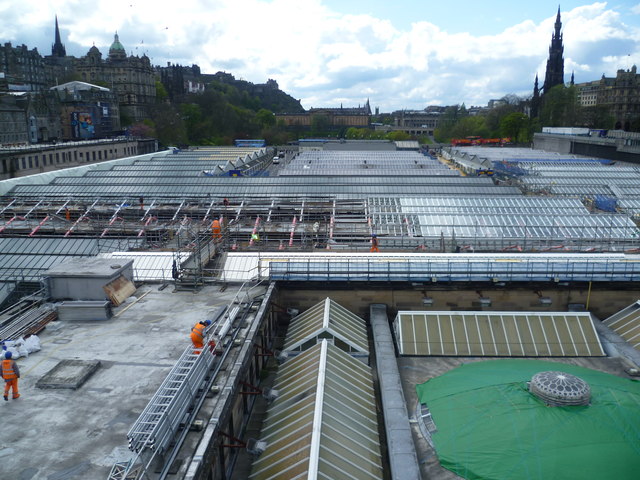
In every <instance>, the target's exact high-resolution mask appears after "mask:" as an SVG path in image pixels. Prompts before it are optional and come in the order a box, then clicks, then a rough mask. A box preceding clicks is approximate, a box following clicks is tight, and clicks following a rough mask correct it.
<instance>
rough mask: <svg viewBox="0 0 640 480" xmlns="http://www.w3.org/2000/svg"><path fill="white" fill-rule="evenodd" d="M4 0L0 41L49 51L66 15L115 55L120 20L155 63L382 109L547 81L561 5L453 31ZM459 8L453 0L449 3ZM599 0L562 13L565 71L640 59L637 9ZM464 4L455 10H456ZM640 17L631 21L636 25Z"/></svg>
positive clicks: (312, 102) (150, 5)
mask: <svg viewBox="0 0 640 480" xmlns="http://www.w3.org/2000/svg"><path fill="white" fill-rule="evenodd" d="M12 1H13V0H0V13H1V14H0V32H3V33H2V35H3V38H0V41H12V42H13V43H15V44H22V43H24V44H26V45H27V46H29V48H33V47H38V49H39V51H40V52H41V53H43V54H47V53H49V49H50V46H51V43H52V40H53V17H54V15H55V14H56V13H57V14H58V17H59V20H60V27H61V30H62V34H63V41H64V42H65V43H66V46H67V51H68V52H69V53H70V54H73V55H76V56H80V55H84V54H86V52H87V51H88V49H89V48H90V47H91V46H92V45H93V44H94V43H95V45H96V46H97V47H98V48H99V49H100V50H101V51H102V53H103V55H104V56H106V54H107V52H108V48H109V45H110V44H111V42H112V41H113V34H114V32H115V31H116V30H117V31H118V33H119V34H120V40H121V42H122V43H123V45H124V46H125V48H126V50H127V52H129V53H133V54H135V55H142V54H143V53H146V54H147V55H148V56H149V57H150V58H151V59H152V62H153V63H154V64H156V65H165V64H166V62H168V61H170V62H172V63H179V64H183V65H190V64H192V63H197V64H198V65H200V67H201V69H202V71H203V72H205V73H215V72H216V71H218V70H223V71H227V72H229V73H232V74H233V75H234V76H236V77H237V78H244V79H246V80H249V81H252V82H255V83H261V82H265V81H266V80H267V79H268V78H273V79H275V80H277V81H278V83H279V85H280V87H281V88H282V89H283V90H284V91H286V92H287V93H290V94H291V95H292V96H293V97H295V98H300V99H302V103H303V105H304V106H305V107H307V108H308V107H311V106H316V107H318V106H335V105H339V104H340V103H343V104H344V105H345V106H350V105H357V104H359V103H360V104H362V103H363V102H364V101H365V100H366V98H367V97H369V98H370V99H371V104H372V106H380V107H381V109H382V110H383V111H389V110H392V109H398V108H424V107H425V106H426V105H428V104H453V103H462V102H464V103H466V105H468V106H470V105H482V104H486V103H487V101H488V100H489V99H491V98H499V97H501V96H504V95H506V94H509V93H515V94H518V95H528V94H530V92H531V90H532V88H533V78H534V76H535V75H536V73H537V74H538V75H539V76H540V78H541V82H542V80H543V79H544V69H545V64H546V59H547V55H548V46H549V42H550V40H551V34H552V32H553V23H554V21H555V11H551V12H549V13H550V15H549V17H548V18H547V19H545V20H544V21H541V22H538V23H536V22H533V21H531V20H527V19H522V20H521V21H520V22H519V23H516V24H514V25H513V26H511V27H509V28H507V29H505V30H504V31H496V32H495V33H494V34H492V35H484V36H474V35H472V34H470V33H450V32H448V31H447V26H446V25H434V24H432V23H430V22H428V21H420V19H416V20H417V21H415V22H414V23H412V24H411V25H410V26H409V27H407V29H405V30H399V29H397V28H395V27H394V26H393V24H392V23H391V22H390V21H388V20H386V19H381V18H376V17H374V16H372V15H368V14H362V15H338V14H337V13H336V12H334V11H331V10H330V9H329V8H327V7H326V6H325V5H324V4H323V2H322V1H321V0H304V1H302V0H181V1H180V2H169V1H167V0H164V1H159V0H126V1H124V0H112V1H109V2H107V1H102V0H98V1H94V2H86V1H84V0H83V1H81V0H52V1H49V2H46V3H44V4H43V5H41V4H38V5H34V3H36V2H25V4H24V5H23V6H22V8H21V10H20V11H17V9H15V8H8V7H7V6H8V5H9V7H10V4H9V2H12ZM451 8H452V9H453V8H454V7H453V6H452V7H451ZM616 8H617V7H616V6H609V5H608V4H606V3H604V2H595V3H592V4H588V5H584V6H581V7H577V8H574V9H572V10H570V11H567V12H562V22H563V26H564V30H563V32H564V44H565V71H566V73H567V76H566V79H567V80H568V79H569V75H570V74H571V71H572V70H575V73H576V81H577V82H581V81H589V80H595V79H597V78H599V77H600V75H601V74H602V73H605V74H606V75H607V76H613V75H615V71H616V70H617V69H618V68H628V67H629V66H630V65H629V64H630V62H632V63H638V62H640V48H639V44H640V33H639V31H638V28H637V27H635V26H633V22H632V20H630V19H631V18H632V17H631V16H629V15H628V11H629V10H630V11H632V12H633V13H635V14H640V4H638V5H636V6H634V7H631V8H630V9H629V10H626V11H623V10H616ZM455 15H456V13H455V12H452V18H455ZM629 22H631V23H629Z"/></svg>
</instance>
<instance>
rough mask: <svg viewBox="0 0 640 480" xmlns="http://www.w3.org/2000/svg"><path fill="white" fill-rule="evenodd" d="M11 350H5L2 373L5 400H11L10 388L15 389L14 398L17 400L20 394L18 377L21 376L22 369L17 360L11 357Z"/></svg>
mask: <svg viewBox="0 0 640 480" xmlns="http://www.w3.org/2000/svg"><path fill="white" fill-rule="evenodd" d="M11 357H12V354H11V352H5V354H4V360H3V361H2V370H0V374H1V375H2V378H3V379H4V401H5V402H8V401H9V390H13V399H14V400H15V399H16V398H18V397H19V396H20V394H19V393H18V379H19V378H20V370H19V369H18V364H17V363H16V361H15V360H12V359H11Z"/></svg>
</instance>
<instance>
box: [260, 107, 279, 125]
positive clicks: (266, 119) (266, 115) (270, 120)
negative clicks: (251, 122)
mask: <svg viewBox="0 0 640 480" xmlns="http://www.w3.org/2000/svg"><path fill="white" fill-rule="evenodd" d="M256 121H257V122H258V124H259V125H260V126H261V127H262V128H268V127H272V126H274V125H275V124H276V116H275V115H274V114H273V112H272V111H270V110H267V109H266V108H261V109H260V110H258V113H256Z"/></svg>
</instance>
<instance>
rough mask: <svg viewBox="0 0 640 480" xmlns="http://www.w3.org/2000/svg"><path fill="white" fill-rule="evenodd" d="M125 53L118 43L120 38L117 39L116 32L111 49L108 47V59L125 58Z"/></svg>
mask: <svg viewBox="0 0 640 480" xmlns="http://www.w3.org/2000/svg"><path fill="white" fill-rule="evenodd" d="M126 56H127V53H126V52H125V50H124V46H123V45H122V44H121V43H120V38H118V32H116V34H115V35H114V37H113V43H112V44H111V47H109V57H110V58H114V57H117V58H125V57H126Z"/></svg>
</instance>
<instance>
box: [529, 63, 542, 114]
mask: <svg viewBox="0 0 640 480" xmlns="http://www.w3.org/2000/svg"><path fill="white" fill-rule="evenodd" d="M539 113H540V89H539V88H538V74H537V73H536V79H535V81H534V83H533V97H531V118H536V117H537V116H538V114H539Z"/></svg>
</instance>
